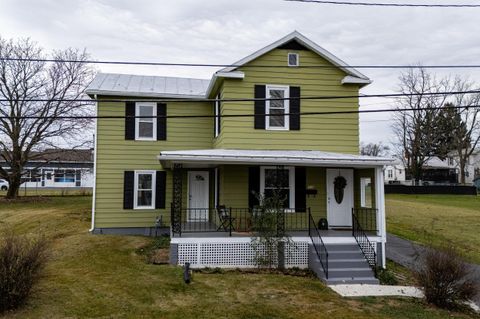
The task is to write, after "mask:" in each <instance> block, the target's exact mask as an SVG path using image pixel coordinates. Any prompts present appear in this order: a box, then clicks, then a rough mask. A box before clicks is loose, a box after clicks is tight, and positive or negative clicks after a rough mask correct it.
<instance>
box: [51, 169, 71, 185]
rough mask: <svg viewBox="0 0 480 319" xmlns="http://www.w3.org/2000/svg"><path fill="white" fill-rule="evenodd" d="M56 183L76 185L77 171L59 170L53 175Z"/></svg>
mask: <svg viewBox="0 0 480 319" xmlns="http://www.w3.org/2000/svg"><path fill="white" fill-rule="evenodd" d="M53 176H54V178H53V181H54V182H55V183H75V171H74V170H63V169H57V170H55V171H54V173H53ZM47 179H48V176H47Z"/></svg>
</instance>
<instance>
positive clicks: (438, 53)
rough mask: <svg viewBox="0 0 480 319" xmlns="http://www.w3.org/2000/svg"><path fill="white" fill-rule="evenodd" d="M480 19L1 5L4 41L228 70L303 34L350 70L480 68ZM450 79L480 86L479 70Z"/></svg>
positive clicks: (378, 123) (331, 11) (371, 133)
mask: <svg viewBox="0 0 480 319" xmlns="http://www.w3.org/2000/svg"><path fill="white" fill-rule="evenodd" d="M352 1H353V0H352ZM355 1H356V0H355ZM366 1H372V0H366ZM383 2H404V3H415V2H417V3H419V2H421V3H448V2H450V3H465V4H472V3H477V4H478V3H479V2H478V1H474V0H451V1H447V0H423V1H420V0H418V1H412V0H403V1H402V0H398V1H392V0H384V1H383ZM479 20H480V8H478V9H476V8H473V9H472V8H469V9H440V8H392V7H390V8H380V7H355V6H335V5H320V4H314V3H299V2H284V1H281V0H265V1H263V0H256V1H246V0H243V1H231V0H204V1H198V0H197V1H194V0H191V1H187V0H175V1H153V0H152V1H146V0H116V1H113V0H111V1H108V0H102V1H93V0H92V1H83V0H74V1H67V0H62V1H60V0H57V1H54V0H30V1H27V0H0V36H2V37H4V38H17V37H30V38H32V39H34V40H35V41H37V42H38V43H39V44H40V45H42V46H43V47H45V48H46V49H64V48H66V47H78V48H86V49H87V50H88V52H89V53H90V54H91V55H92V57H93V58H94V59H99V60H132V61H162V62H193V63H220V64H228V63H233V62H235V61H236V60H238V59H240V58H242V57H244V56H246V55H248V54H250V53H252V52H253V51H256V50H258V49H259V48H261V47H263V46H265V45H268V44H269V43H271V42H273V41H276V40H278V39H279V38H281V37H283V36H284V35H286V34H288V33H290V32H292V31H293V30H297V31H299V32H301V33H303V34H304V35H305V36H307V37H309V38H310V39H311V40H313V41H315V42H316V43H318V44H319V45H320V46H322V47H324V48H325V49H327V50H329V51H330V52H332V53H333V54H335V55H336V56H338V57H340V58H341V59H342V60H344V61H346V62H347V63H349V64H350V65H372V64H373V65H375V64H377V65H378V64H382V65H384V64H407V65H409V64H414V63H422V64H425V65H427V64H480V21H479ZM97 68H98V69H99V70H101V71H106V72H119V73H134V74H153V75H170V76H186V77H198V78H206V79H209V78H210V76H211V74H212V73H213V72H214V71H215V69H212V68H178V67H177V68H173V67H169V68H167V67H126V66H104V65H100V66H97ZM361 71H362V73H364V74H366V75H367V76H369V77H370V78H371V79H372V80H373V81H374V83H373V84H371V85H370V86H368V87H366V88H364V89H363V90H362V93H365V94H374V93H391V92H393V91H395V90H396V88H397V83H398V81H397V78H398V75H399V72H400V71H399V70H368V69H362V70H361ZM446 72H447V73H449V74H461V75H463V76H468V77H469V78H470V79H471V80H473V81H476V82H477V83H480V70H448V71H446ZM437 73H438V71H437ZM441 74H445V72H444V73H441ZM360 104H361V109H372V108H386V107H390V106H391V102H389V101H388V100H381V99H366V98H364V99H362V100H361V103H360ZM389 117H390V116H389V115H385V114H376V115H372V114H368V115H367V114H362V115H361V129H360V133H361V135H360V137H361V140H362V141H365V142H378V141H383V142H385V143H388V142H391V141H392V140H393V136H392V134H391V131H390V123H389V121H388V120H389Z"/></svg>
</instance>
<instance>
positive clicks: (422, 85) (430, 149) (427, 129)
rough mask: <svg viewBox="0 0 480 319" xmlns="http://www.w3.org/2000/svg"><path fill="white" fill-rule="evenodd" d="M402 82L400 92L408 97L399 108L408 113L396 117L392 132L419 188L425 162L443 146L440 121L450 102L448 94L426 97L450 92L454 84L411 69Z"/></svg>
mask: <svg viewBox="0 0 480 319" xmlns="http://www.w3.org/2000/svg"><path fill="white" fill-rule="evenodd" d="M399 81H400V84H399V92H400V93H404V94H406V95H405V96H402V97H399V98H398V99H397V107H398V109H406V110H408V111H405V112H396V113H395V115H394V117H393V131H394V133H395V135H396V137H397V141H398V143H399V146H400V149H401V150H402V152H403V154H402V155H401V156H400V157H401V158H402V160H403V161H404V164H405V167H406V168H407V170H408V171H409V172H410V174H412V177H413V179H414V181H415V183H416V184H418V182H419V180H420V179H421V178H422V169H423V166H424V164H425V162H426V161H427V160H428V159H429V158H430V157H431V156H434V155H435V153H436V151H437V149H438V146H439V144H440V143H441V139H440V138H439V137H441V135H438V134H437V133H438V130H437V119H438V117H439V113H440V112H441V108H442V106H443V105H444V104H445V101H446V99H447V98H448V94H445V95H443V94H441V95H428V94H426V93H439V92H447V91H450V90H451V88H452V81H450V79H449V78H443V79H440V80H437V79H436V78H435V77H434V76H433V75H431V74H430V73H428V72H427V70H425V69H423V68H417V69H414V68H411V69H409V70H408V71H407V72H405V73H402V74H401V75H400V77H399ZM409 94H412V95H409Z"/></svg>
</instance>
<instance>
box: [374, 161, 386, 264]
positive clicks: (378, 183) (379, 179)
mask: <svg viewBox="0 0 480 319" xmlns="http://www.w3.org/2000/svg"><path fill="white" fill-rule="evenodd" d="M383 185H384V176H383V167H377V168H375V205H376V206H375V207H376V208H377V212H378V215H377V229H378V232H377V235H378V236H380V238H381V242H382V267H383V268H386V266H387V259H386V251H385V249H386V245H385V243H386V242H387V229H386V225H387V222H386V216H385V189H384V187H383Z"/></svg>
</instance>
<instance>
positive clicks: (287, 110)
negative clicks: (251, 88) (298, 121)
mask: <svg viewBox="0 0 480 319" xmlns="http://www.w3.org/2000/svg"><path fill="white" fill-rule="evenodd" d="M265 90H266V92H265V96H266V98H267V101H266V102H265V114H266V116H265V129H266V130H270V131H288V130H290V116H289V115H284V126H283V127H280V126H270V116H269V115H270V100H268V99H270V98H271V96H270V90H283V91H284V94H283V96H284V98H285V100H283V107H284V114H288V113H290V100H289V98H290V87H289V86H288V85H266V86H265Z"/></svg>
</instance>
